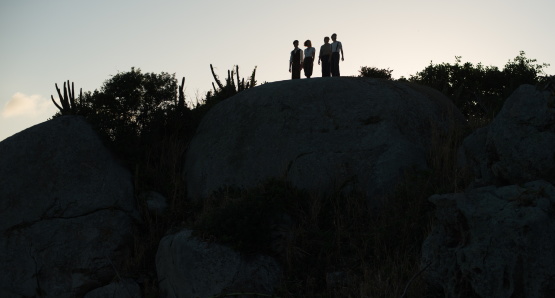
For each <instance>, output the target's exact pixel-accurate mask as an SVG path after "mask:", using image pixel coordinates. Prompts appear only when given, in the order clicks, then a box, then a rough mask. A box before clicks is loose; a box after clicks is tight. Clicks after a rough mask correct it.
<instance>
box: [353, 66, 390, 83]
mask: <svg viewBox="0 0 555 298" xmlns="http://www.w3.org/2000/svg"><path fill="white" fill-rule="evenodd" d="M358 72H359V75H358V76H359V77H365V78H376V79H386V80H393V78H392V77H391V73H392V72H393V70H391V69H389V68H388V69H378V68H376V67H367V66H362V67H361V68H360V70H359V71H358Z"/></svg>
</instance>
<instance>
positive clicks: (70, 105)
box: [50, 80, 83, 115]
mask: <svg viewBox="0 0 555 298" xmlns="http://www.w3.org/2000/svg"><path fill="white" fill-rule="evenodd" d="M54 85H55V86H56V91H57V92H58V97H59V98H60V103H61V105H62V106H60V105H59V104H58V103H56V101H55V100H54V96H53V95H50V98H51V99H52V102H53V103H54V105H55V106H56V107H57V108H58V109H59V110H60V114H62V115H76V114H77V113H78V109H77V105H78V101H76V100H75V86H74V85H73V82H71V88H70V87H69V80H68V81H67V87H66V82H64V95H63V96H62V92H61V91H60V88H58V84H56V83H55V84H54ZM82 97H83V89H82V88H81V89H80V90H79V99H81V98H82Z"/></svg>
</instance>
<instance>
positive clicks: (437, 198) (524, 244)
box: [422, 180, 555, 298]
mask: <svg viewBox="0 0 555 298" xmlns="http://www.w3.org/2000/svg"><path fill="white" fill-rule="evenodd" d="M430 201H431V202H433V203H434V204H435V205H436V208H437V210H436V217H437V219H438V222H437V224H436V226H435V227H434V229H433V231H432V233H431V234H430V235H429V237H428V238H427V239H426V240H425V242H424V244H423V247H422V266H423V267H425V268H426V269H425V271H424V275H425V277H426V279H427V281H428V282H429V283H430V284H432V285H435V286H437V287H440V288H442V289H443V290H444V291H445V297H484V298H485V297H488V298H496V297H499V298H501V297H529V298H543V297H553V293H555V213H554V210H555V187H554V186H553V185H552V184H550V183H549V182H546V181H543V180H538V181H534V182H529V183H526V184H524V185H522V186H518V185H510V186H503V187H495V186H488V187H483V188H476V189H470V190H468V191H467V192H465V193H460V194H447V195H434V196H432V197H431V198H430Z"/></svg>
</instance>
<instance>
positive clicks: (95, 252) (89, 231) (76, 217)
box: [0, 116, 138, 297]
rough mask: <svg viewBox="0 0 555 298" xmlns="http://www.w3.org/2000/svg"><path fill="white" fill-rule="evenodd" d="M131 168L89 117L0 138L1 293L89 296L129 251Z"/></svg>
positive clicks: (50, 123)
mask: <svg viewBox="0 0 555 298" xmlns="http://www.w3.org/2000/svg"><path fill="white" fill-rule="evenodd" d="M137 216H138V214H137V211H136V209H135V200H134V197H133V187H132V181H131V175H130V173H129V172H128V171H127V170H125V169H124V168H123V167H121V166H120V165H119V164H118V163H117V162H116V161H115V160H114V159H113V157H112V156H111V154H110V153H109V152H108V150H107V149H106V148H105V147H104V146H103V144H102V143H101V141H100V139H99V138H98V136H97V135H96V133H95V132H94V131H93V130H92V128H91V127H90V126H89V125H88V124H87V123H86V122H85V120H84V119H83V118H80V117H75V116H63V117H59V118H55V119H53V120H50V121H47V122H45V123H42V124H39V125H36V126H33V127H31V128H29V129H27V130H25V131H22V132H20V133H18V134H16V135H14V136H12V137H10V138H8V139H6V140H4V141H2V142H1V143H0V218H1V221H0V232H1V234H0V271H1V272H2V274H0V293H2V295H3V297H6V296H7V297H81V296H83V295H84V294H85V293H87V292H89V291H90V290H92V289H94V288H97V287H99V286H102V285H105V284H107V283H109V282H110V281H111V280H112V279H113V278H114V276H115V271H114V269H115V268H117V267H118V265H119V261H121V260H122V257H123V256H125V255H126V254H127V253H128V251H127V250H126V246H127V245H128V244H129V243H130V241H129V240H131V237H132V232H133V227H134V221H135V219H134V218H136V217H137Z"/></svg>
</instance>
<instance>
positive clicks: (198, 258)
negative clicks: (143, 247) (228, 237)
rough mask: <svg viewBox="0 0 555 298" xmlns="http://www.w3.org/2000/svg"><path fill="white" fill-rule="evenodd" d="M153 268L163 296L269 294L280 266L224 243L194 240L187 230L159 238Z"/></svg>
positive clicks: (275, 282) (166, 297) (279, 273)
mask: <svg viewBox="0 0 555 298" xmlns="http://www.w3.org/2000/svg"><path fill="white" fill-rule="evenodd" d="M156 270H157V271H158V282H159V287H160V294H161V297H164V298H185V297H211V296H214V295H219V294H222V293H236V292H239V293H258V294H271V293H273V290H274V288H275V287H277V286H278V285H279V282H280V278H281V269H280V266H279V265H278V264H277V262H276V261H275V260H274V259H273V258H270V257H267V256H251V257H248V258H245V257H243V256H241V255H240V254H239V253H237V252H235V251H233V250H232V249H231V248H228V247H226V246H223V245H220V244H216V243H206V242H202V241H200V240H198V239H195V238H194V237H192V236H191V231H190V230H182V231H180V232H178V233H176V234H173V235H168V236H166V237H164V238H163V239H162V241H160V245H159V247H158V252H157V254H156Z"/></svg>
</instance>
